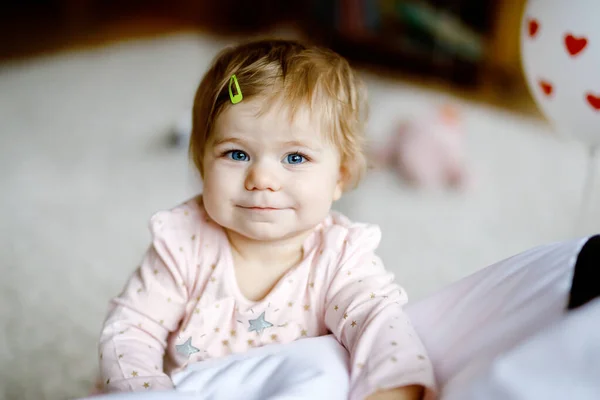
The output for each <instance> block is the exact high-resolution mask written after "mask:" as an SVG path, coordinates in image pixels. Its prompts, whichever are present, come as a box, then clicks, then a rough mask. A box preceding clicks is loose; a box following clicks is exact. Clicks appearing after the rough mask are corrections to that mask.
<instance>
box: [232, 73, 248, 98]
mask: <svg viewBox="0 0 600 400" xmlns="http://www.w3.org/2000/svg"><path fill="white" fill-rule="evenodd" d="M232 84H235V91H236V92H237V94H233V91H232V90H231V85H232ZM229 98H230V99H231V102H232V103H233V104H237V103H239V102H240V101H242V99H243V98H244V96H242V90H241V89H240V84H239V83H238V80H237V78H236V76H235V74H234V75H231V78H230V79H229Z"/></svg>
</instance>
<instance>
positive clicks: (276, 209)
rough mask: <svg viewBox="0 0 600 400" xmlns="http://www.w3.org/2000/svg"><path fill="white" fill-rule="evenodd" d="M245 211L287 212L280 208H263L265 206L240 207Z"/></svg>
mask: <svg viewBox="0 0 600 400" xmlns="http://www.w3.org/2000/svg"><path fill="white" fill-rule="evenodd" d="M238 207H240V208H242V209H244V210H250V211H264V212H266V211H279V210H285V208H280V207H263V206H242V205H240V206H238Z"/></svg>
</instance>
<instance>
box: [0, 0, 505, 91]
mask: <svg viewBox="0 0 600 400" xmlns="http://www.w3.org/2000/svg"><path fill="white" fill-rule="evenodd" d="M497 3H498V2H496V1H492V0H420V1H418V0H295V1H294V0H290V1H280V0H251V1H248V0H216V1H213V0H170V1H168V2H166V1H164V0H127V1H120V0H12V1H6V2H3V3H2V5H0V59H6V58H10V57H17V56H21V55H25V54H32V53H36V52H43V51H45V50H51V49H52V48H54V49H56V48H60V47H64V46H65V45H68V44H73V42H77V41H80V42H84V43H90V42H94V41H97V40H98V38H99V37H102V36H103V32H107V31H108V32H111V30H110V27H111V26H112V27H116V29H113V30H112V32H116V33H114V34H115V35H117V36H118V35H119V34H122V35H123V34H125V33H127V32H129V33H131V32H138V33H140V31H143V32H147V33H150V34H152V32H154V34H159V33H166V31H176V30H178V29H188V28H200V29H201V30H205V31H211V32H214V33H217V34H225V35H228V34H240V33H241V34H243V35H252V34H256V33H261V32H265V31H268V30H269V29H270V28H272V27H273V26H274V25H285V24H292V25H294V26H296V27H298V28H300V29H301V31H303V32H304V34H305V36H306V37H308V38H309V39H310V40H312V41H314V42H316V43H317V44H321V45H324V46H328V47H331V48H332V49H333V50H335V51H337V52H339V53H340V54H342V55H343V56H345V57H346V58H348V59H350V60H352V61H358V62H361V63H363V64H367V65H368V64H370V65H373V66H377V67H382V66H383V67H388V68H390V69H392V70H394V71H401V72H402V71H403V72H411V73H413V74H416V75H420V76H428V77H431V76H433V77H437V78H442V79H444V80H447V81H451V82H454V83H456V84H459V85H462V86H471V87H473V86H476V85H477V84H478V83H479V78H480V76H481V74H482V70H483V69H484V67H483V64H484V60H485V54H486V52H487V51H488V49H487V48H486V45H485V43H486V39H487V38H489V36H490V35H491V34H492V28H493V27H492V25H493V23H492V16H493V11H494V10H495V9H496V8H497ZM115 39H118V38H115Z"/></svg>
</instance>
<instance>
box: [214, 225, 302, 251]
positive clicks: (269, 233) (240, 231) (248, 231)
mask: <svg viewBox="0 0 600 400" xmlns="http://www.w3.org/2000/svg"><path fill="white" fill-rule="evenodd" d="M248 225H250V226H248ZM248 225H246V226H243V227H225V229H227V230H228V231H229V232H231V233H233V234H234V235H235V236H237V237H239V238H241V239H246V240H250V241H255V242H278V241H291V240H294V239H297V240H298V244H299V245H302V243H303V242H304V239H305V238H306V236H307V235H308V234H309V233H310V231H311V229H306V228H305V229H302V228H301V227H287V228H286V227H284V226H281V224H277V223H272V222H253V223H251V224H248Z"/></svg>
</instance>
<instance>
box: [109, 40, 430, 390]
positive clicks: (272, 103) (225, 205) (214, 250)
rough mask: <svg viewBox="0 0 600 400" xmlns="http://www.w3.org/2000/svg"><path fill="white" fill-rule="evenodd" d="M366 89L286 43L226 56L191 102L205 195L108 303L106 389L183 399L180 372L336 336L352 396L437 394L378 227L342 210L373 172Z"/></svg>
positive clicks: (346, 72) (168, 214) (332, 57)
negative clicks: (336, 206)
mask: <svg viewBox="0 0 600 400" xmlns="http://www.w3.org/2000/svg"><path fill="white" fill-rule="evenodd" d="M365 115H366V105H365V94H364V91H363V87H362V84H361V82H360V80H359V78H358V77H357V75H356V73H355V72H353V70H352V69H351V68H350V66H349V65H348V63H347V62H346V61H345V60H344V59H343V58H342V57H340V56H339V55H337V54H335V53H333V52H331V51H328V50H325V49H320V48H316V47H311V46H305V45H303V44H300V43H297V42H294V41H287V40H259V41H253V42H249V43H246V44H241V45H238V46H236V47H232V48H228V49H225V50H224V51H223V52H221V53H220V54H219V55H218V56H217V57H216V59H215V61H214V62H213V64H212V66H211V67H210V69H209V70H208V72H207V73H206V74H205V76H204V78H203V79H202V81H201V83H200V86H199V88H198V90H197V94H196V97H195V101H194V108H193V129H192V135H191V139H190V147H189V151H190V156H191V158H192V160H193V162H194V164H195V166H196V168H197V169H198V171H199V173H200V175H201V176H202V180H203V193H202V194H201V195H199V196H197V197H195V198H193V199H191V200H189V201H187V202H185V203H183V204H181V205H179V206H177V207H175V208H173V209H171V210H168V211H162V212H158V213H157V214H155V215H154V216H153V217H152V218H151V221H150V230H151V233H152V243H151V245H150V246H149V248H148V250H147V253H146V254H145V256H144V258H143V261H142V263H141V264H140V266H139V268H138V269H137V270H136V271H135V273H134V274H133V276H132V277H131V278H130V279H129V281H128V283H127V285H126V287H125V289H124V291H123V293H122V294H121V295H119V296H118V297H116V298H115V299H114V300H113V301H112V302H111V306H110V311H109V314H108V317H107V319H106V321H105V324H104V327H103V330H102V335H101V340H100V345H99V357H100V366H101V374H102V382H103V385H104V388H103V390H104V391H105V392H109V393H111V392H136V391H161V390H173V389H175V386H176V385H175V384H174V382H173V379H172V377H173V376H174V374H177V373H180V372H181V371H185V370H186V369H189V368H192V367H193V366H194V365H199V364H200V365H201V364H202V363H207V362H209V360H213V361H214V360H216V359H221V358H226V357H231V356H232V355H234V354H240V353H244V352H248V351H253V350H256V348H258V347H261V346H265V347H269V346H273V345H279V346H282V345H286V344H289V343H291V342H294V341H300V342H303V340H307V341H310V340H315V339H310V338H311V337H312V338H314V337H318V336H324V335H328V334H332V335H333V337H335V339H336V340H337V341H338V342H339V343H341V345H343V347H344V348H345V349H347V352H348V353H349V360H350V361H349V365H348V368H349V371H348V372H349V377H350V386H349V397H350V398H352V399H364V398H368V399H421V398H424V397H425V398H434V397H435V396H436V387H435V381H434V374H433V369H432V365H431V362H430V361H429V358H428V357H427V355H426V352H425V349H424V347H423V345H422V343H421V341H420V339H419V338H418V337H417V334H416V332H415V330H414V329H413V328H412V325H411V323H410V321H409V320H408V318H407V316H406V315H405V314H404V312H403V305H404V304H405V303H406V302H407V296H406V293H405V292H404V291H403V290H402V288H401V287H399V286H398V285H397V284H396V283H395V282H394V276H393V275H392V274H391V273H389V272H387V271H386V269H385V268H384V266H383V265H382V262H381V259H380V258H378V257H377V255H376V254H375V250H376V249H377V247H378V245H379V242H380V237H381V233H380V230H379V228H378V227H377V226H373V225H368V224H363V223H355V222H352V221H350V220H349V219H348V218H346V217H345V216H343V215H341V214H339V213H336V212H333V211H332V210H331V207H332V203H333V202H334V201H336V200H338V199H339V198H340V197H341V196H342V194H343V193H344V192H345V191H347V190H350V189H352V188H354V187H355V186H356V185H357V183H358V182H359V180H360V178H361V176H362V175H363V173H364V171H365V168H366V161H365V156H364V154H363V142H364V136H363V135H364V134H363V128H364V122H365Z"/></svg>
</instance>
